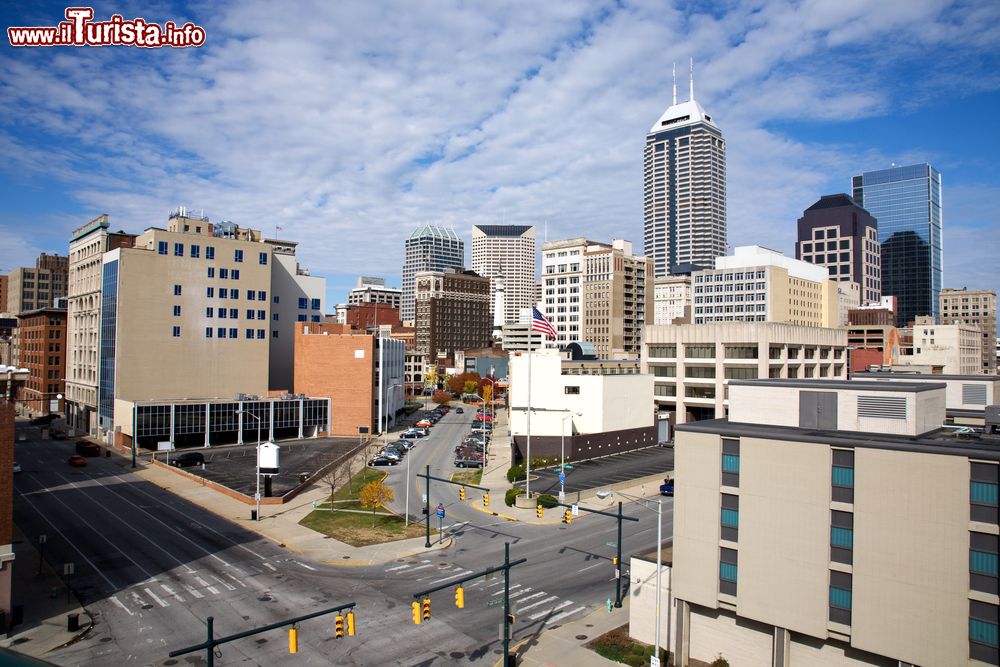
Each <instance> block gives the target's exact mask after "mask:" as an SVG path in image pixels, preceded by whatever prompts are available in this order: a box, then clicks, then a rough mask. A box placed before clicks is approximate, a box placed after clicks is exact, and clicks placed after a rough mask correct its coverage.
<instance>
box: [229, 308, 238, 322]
mask: <svg viewBox="0 0 1000 667" xmlns="http://www.w3.org/2000/svg"><path fill="white" fill-rule="evenodd" d="M239 318H240V311H239V309H237V308H230V309H229V319H231V320H238V319H239Z"/></svg>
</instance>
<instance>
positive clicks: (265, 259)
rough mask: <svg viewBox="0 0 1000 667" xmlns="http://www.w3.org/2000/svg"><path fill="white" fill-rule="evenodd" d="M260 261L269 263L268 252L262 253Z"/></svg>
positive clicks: (265, 263)
mask: <svg viewBox="0 0 1000 667" xmlns="http://www.w3.org/2000/svg"><path fill="white" fill-rule="evenodd" d="M258 261H259V262H260V263H261V264H264V265H267V253H266V252H262V253H260V258H259V259H258Z"/></svg>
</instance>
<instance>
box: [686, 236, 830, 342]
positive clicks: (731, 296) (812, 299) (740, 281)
mask: <svg viewBox="0 0 1000 667" xmlns="http://www.w3.org/2000/svg"><path fill="white" fill-rule="evenodd" d="M692 276H693V280H694V294H693V303H692V306H693V307H692V311H693V312H692V317H693V318H694V320H693V321H694V323H695V324H707V323H710V322H732V321H744V322H783V323H786V324H799V325H803V326H808V327H835V326H839V325H840V296H839V293H838V291H837V282H836V281H833V280H830V279H829V277H828V273H827V271H826V269H825V268H823V267H821V266H816V265H814V264H810V263H808V262H803V261H800V260H797V259H792V258H791V257H786V256H785V255H783V254H782V253H780V252H777V251H775V250H770V249H768V248H763V247H761V246H741V247H738V248H736V249H735V251H734V252H733V254H732V255H730V256H727V257H718V258H716V260H715V268H714V269H705V270H703V271H695V272H694V273H693V274H692Z"/></svg>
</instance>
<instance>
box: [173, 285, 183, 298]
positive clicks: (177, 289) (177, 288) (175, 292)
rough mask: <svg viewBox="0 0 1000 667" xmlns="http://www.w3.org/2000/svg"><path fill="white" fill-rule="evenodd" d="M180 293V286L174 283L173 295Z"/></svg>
mask: <svg viewBox="0 0 1000 667" xmlns="http://www.w3.org/2000/svg"><path fill="white" fill-rule="evenodd" d="M180 295H181V286H180V285H174V296H180Z"/></svg>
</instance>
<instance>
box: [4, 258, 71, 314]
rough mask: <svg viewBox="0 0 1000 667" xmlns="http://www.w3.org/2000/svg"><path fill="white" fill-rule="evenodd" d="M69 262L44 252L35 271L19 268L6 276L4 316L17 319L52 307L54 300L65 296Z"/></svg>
mask: <svg viewBox="0 0 1000 667" xmlns="http://www.w3.org/2000/svg"><path fill="white" fill-rule="evenodd" d="M68 262H69V259H68V258H67V257H63V256H61V255H47V254H45V253H44V252H43V253H42V254H41V255H39V256H38V258H37V259H36V260H35V266H34V268H31V267H21V268H18V269H14V270H13V271H11V272H10V273H9V274H7V303H6V308H5V312H8V313H10V314H12V315H18V314H19V313H26V312H28V311H29V310H39V309H41V308H51V307H52V306H53V305H55V300H56V299H61V298H63V297H65V296H66V280H67V278H66V274H67V271H68V267H69V263H68Z"/></svg>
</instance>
